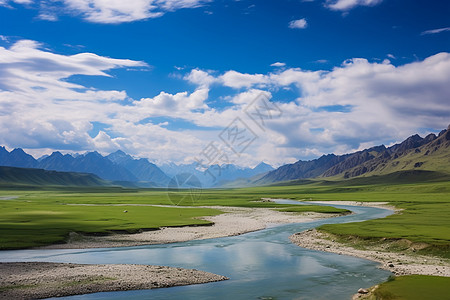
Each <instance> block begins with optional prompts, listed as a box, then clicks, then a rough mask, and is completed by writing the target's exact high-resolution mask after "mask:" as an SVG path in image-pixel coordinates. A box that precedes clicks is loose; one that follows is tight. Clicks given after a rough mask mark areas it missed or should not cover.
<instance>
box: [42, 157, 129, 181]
mask: <svg viewBox="0 0 450 300" xmlns="http://www.w3.org/2000/svg"><path fill="white" fill-rule="evenodd" d="M37 167H38V168H41V169H45V170H54V171H63V172H80V173H92V174H95V175H97V176H99V177H100V178H103V179H106V180H113V181H114V180H116V181H137V178H136V177H135V176H134V175H133V174H132V173H131V172H130V171H128V170H127V169H125V168H124V167H122V166H119V165H117V164H114V163H113V162H112V161H110V160H109V159H107V158H106V157H103V156H102V155H101V154H100V153H98V152H89V153H86V154H84V155H79V156H77V157H76V158H75V157H73V156H71V155H69V154H66V155H62V154H61V153H60V152H53V153H52V154H51V155H50V156H48V157H46V158H44V159H42V160H41V161H39V162H38V164H37Z"/></svg>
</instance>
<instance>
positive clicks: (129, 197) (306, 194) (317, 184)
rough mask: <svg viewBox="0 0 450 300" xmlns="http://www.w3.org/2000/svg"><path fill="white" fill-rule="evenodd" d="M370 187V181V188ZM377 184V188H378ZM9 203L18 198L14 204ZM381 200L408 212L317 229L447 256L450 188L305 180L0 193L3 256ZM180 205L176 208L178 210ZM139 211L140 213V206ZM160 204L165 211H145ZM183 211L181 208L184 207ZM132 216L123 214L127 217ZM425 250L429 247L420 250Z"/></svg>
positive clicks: (0, 190) (25, 189)
mask: <svg viewBox="0 0 450 300" xmlns="http://www.w3.org/2000/svg"><path fill="white" fill-rule="evenodd" d="M372 182H373V181H372ZM375 182H376V181H375ZM11 197H17V198H13V199H10V198H11ZM264 197H268V198H284V199H297V200H321V201H327V200H349V201H377V202H378V201H383V202H389V203H391V204H393V205H395V206H396V207H398V208H401V209H403V211H402V213H401V214H395V215H392V216H389V217H387V218H384V219H379V220H372V221H366V222H362V223H355V224H336V225H325V226H322V227H321V228H320V230H325V231H327V232H330V233H333V234H336V235H339V236H341V237H346V236H358V237H359V238H360V239H362V240H367V241H368V242H370V241H378V240H380V239H386V238H387V239H394V240H395V239H407V240H409V241H412V242H415V243H422V244H426V245H428V246H429V247H425V249H424V250H422V251H425V252H426V251H431V252H432V253H433V254H438V255H440V256H444V257H449V251H448V250H449V247H450V218H448V216H449V215H450V183H449V182H448V181H436V180H435V179H433V180H430V181H429V182H421V183H419V182H415V183H405V182H397V183H396V182H395V181H393V180H387V181H384V182H383V181H382V180H378V182H376V183H371V181H370V180H366V179H361V180H349V181H305V182H303V184H300V185H284V186H265V187H252V188H241V189H208V190H202V191H194V192H193V191H189V190H172V191H167V190H165V189H126V188H118V187H97V188H88V187H84V188H83V187H80V188H78V187H77V188H64V187H58V188H56V187H53V188H52V187H34V188H31V187H25V186H22V187H19V186H16V187H11V186H10V187H8V188H6V187H5V188H0V199H2V200H0V249H15V248H27V247H33V246H40V245H45V244H51V243H59V242H63V241H64V239H65V238H66V237H67V235H68V233H69V232H71V231H75V232H82V233H90V234H107V233H108V232H111V231H126V232H136V231H138V230H140V229H155V228H159V227H162V226H185V225H207V224H208V222H207V221H203V220H199V219H197V217H201V216H210V215H215V214H219V213H221V212H220V211H219V210H214V209H208V208H201V207H199V206H238V207H272V208H278V209H280V210H282V211H293V212H305V211H311V212H323V213H338V212H342V211H341V210H338V209H335V208H328V207H323V206H315V205H312V206H301V207H299V206H295V207H293V206H289V205H281V204H274V203H271V202H261V201H260V200H261V198H264ZM174 204H177V205H178V206H176V205H174ZM137 205H141V206H137ZM145 205H161V206H164V207H155V206H145ZM179 206H183V207H179ZM125 210H126V211H128V212H127V213H124V211H125ZM422 248H424V247H422Z"/></svg>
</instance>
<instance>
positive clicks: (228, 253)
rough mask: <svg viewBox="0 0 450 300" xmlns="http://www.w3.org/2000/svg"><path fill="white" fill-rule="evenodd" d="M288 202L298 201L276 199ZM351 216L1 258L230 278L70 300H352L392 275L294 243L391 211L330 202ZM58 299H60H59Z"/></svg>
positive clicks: (360, 261) (373, 265)
mask: <svg viewBox="0 0 450 300" xmlns="http://www.w3.org/2000/svg"><path fill="white" fill-rule="evenodd" d="M277 202H279V203H285V204H296V205H297V204H301V203H299V202H297V201H292V200H277ZM333 206H335V207H340V208H346V209H349V210H352V211H353V212H354V214H352V215H347V216H343V217H337V218H331V219H322V220H318V221H314V222H310V223H299V224H287V225H281V226H275V227H270V228H267V229H265V230H261V231H256V232H252V233H248V234H244V235H240V236H235V237H225V238H217V239H209V240H200V241H190V242H183V243H174V244H167V245H151V246H138V247H122V248H105V249H83V250H72V249H71V250H15V251H1V252H0V261H2V262H11V261H47V262H71V263H82V264H90V263H92V264H113V263H114V264H148V265H165V266H173V267H183V268H192V269H199V270H203V271H208V272H212V273H216V274H220V275H224V276H227V277H229V278H230V280H227V281H222V282H216V283H208V284H202V285H193V286H183V287H172V288H166V289H155V290H140V291H126V292H106V293H96V294H87V295H79V296H72V297H66V299H73V300H75V299H130V298H132V299H195V300H198V299H302V300H304V299H314V300H318V299H335V300H338V299H350V298H351V295H353V294H354V293H355V292H356V291H357V290H358V289H359V288H361V287H370V286H372V285H375V284H377V283H380V282H382V281H385V280H386V279H387V278H388V277H389V275H391V273H390V272H388V271H385V270H381V269H378V268H377V265H378V264H377V263H375V262H372V261H369V260H365V259H360V258H355V257H350V256H344V255H338V254H333V253H325V252H319V251H313V250H307V249H303V248H300V247H298V246H296V245H294V244H292V243H291V242H290V241H289V238H288V237H289V236H290V235H291V234H293V233H295V232H299V231H303V230H306V229H310V228H314V227H317V226H320V225H322V224H336V223H346V222H358V221H364V220H369V219H376V218H383V217H385V216H388V215H390V214H392V211H389V210H385V209H379V208H371V207H359V206H344V205H333ZM57 299H61V298H57Z"/></svg>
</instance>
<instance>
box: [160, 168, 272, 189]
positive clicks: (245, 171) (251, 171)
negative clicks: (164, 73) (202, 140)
mask: <svg viewBox="0 0 450 300" xmlns="http://www.w3.org/2000/svg"><path fill="white" fill-rule="evenodd" d="M160 168H161V169H162V170H163V171H164V172H165V173H166V174H167V175H169V176H171V177H173V176H175V175H177V174H182V173H189V174H193V175H195V176H196V177H197V178H198V180H199V181H200V183H201V184H202V186H203V187H220V186H222V185H224V184H228V183H229V182H232V181H235V180H238V179H246V180H248V179H249V178H251V177H254V176H256V175H261V174H262V173H266V172H269V171H272V170H274V168H273V167H272V166H270V165H268V164H266V163H264V162H261V163H259V164H258V165H257V166H256V167H254V168H248V167H247V168H243V167H239V166H237V165H234V164H226V165H221V166H219V165H211V166H209V167H208V168H207V169H206V170H200V169H199V168H198V164H197V163H192V164H181V165H176V164H174V163H169V164H164V165H161V166H160ZM246 180H244V181H246Z"/></svg>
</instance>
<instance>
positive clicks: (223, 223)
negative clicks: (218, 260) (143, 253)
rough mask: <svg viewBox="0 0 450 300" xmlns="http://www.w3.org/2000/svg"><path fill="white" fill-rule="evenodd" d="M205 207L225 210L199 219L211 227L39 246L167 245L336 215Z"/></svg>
mask: <svg viewBox="0 0 450 300" xmlns="http://www.w3.org/2000/svg"><path fill="white" fill-rule="evenodd" d="M206 208H213V209H219V210H221V211H223V212H224V213H223V214H221V215H217V216H210V217H203V218H202V219H204V220H207V221H210V222H212V223H214V224H213V225H212V226H186V227H163V228H161V229H159V230H154V231H144V232H141V233H136V234H122V233H120V234H112V235H107V236H92V235H82V234H79V233H75V232H72V233H71V234H70V236H69V238H68V240H67V241H66V243H64V244H54V245H49V246H45V247H40V248H39V249H87V248H111V247H129V246H141V245H152V244H167V243H176V242H185V241H191V240H203V239H211V238H219V237H226V236H235V235H240V234H244V233H248V232H252V231H257V230H261V229H265V228H267V227H270V226H274V225H281V224H288V223H305V222H311V221H314V220H318V219H322V218H330V217H336V216H339V215H338V214H324V213H313V212H307V213H294V212H281V211H277V210H276V209H271V208H248V207H223V206H207V207H206Z"/></svg>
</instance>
